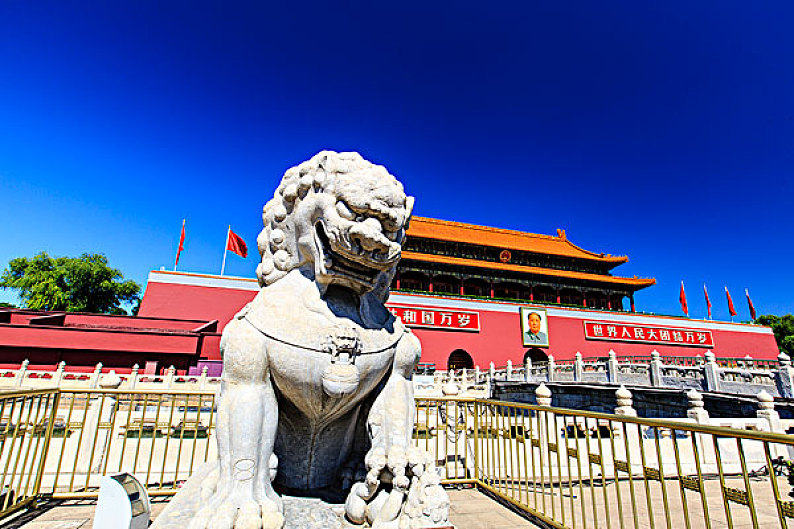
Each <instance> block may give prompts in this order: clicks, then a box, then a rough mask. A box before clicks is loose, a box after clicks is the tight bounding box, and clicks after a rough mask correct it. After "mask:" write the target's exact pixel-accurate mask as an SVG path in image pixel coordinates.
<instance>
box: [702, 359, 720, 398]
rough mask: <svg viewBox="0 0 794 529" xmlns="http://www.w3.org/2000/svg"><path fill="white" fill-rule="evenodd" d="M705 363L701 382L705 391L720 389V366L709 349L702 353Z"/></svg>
mask: <svg viewBox="0 0 794 529" xmlns="http://www.w3.org/2000/svg"><path fill="white" fill-rule="evenodd" d="M704 356H705V358H706V363H705V365H704V366H703V383H704V385H705V388H704V389H705V390H706V391H719V390H720V368H719V366H718V365H717V360H716V357H715V356H714V353H712V352H711V351H706V354H705V355H704Z"/></svg>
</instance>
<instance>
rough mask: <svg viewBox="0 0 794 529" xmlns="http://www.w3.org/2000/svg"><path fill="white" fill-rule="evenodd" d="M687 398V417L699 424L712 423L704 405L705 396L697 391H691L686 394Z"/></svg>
mask: <svg viewBox="0 0 794 529" xmlns="http://www.w3.org/2000/svg"><path fill="white" fill-rule="evenodd" d="M686 398H687V404H688V407H687V411H686V416H687V418H689V419H692V420H693V421H695V422H696V423H698V424H708V423H709V421H710V418H709V412H708V411H706V408H705V406H704V405H703V395H702V394H701V393H700V392H699V391H697V390H695V389H692V390H689V391H687V393H686Z"/></svg>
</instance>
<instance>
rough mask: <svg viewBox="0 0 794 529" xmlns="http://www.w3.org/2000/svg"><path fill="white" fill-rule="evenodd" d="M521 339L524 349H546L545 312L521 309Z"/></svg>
mask: <svg viewBox="0 0 794 529" xmlns="http://www.w3.org/2000/svg"><path fill="white" fill-rule="evenodd" d="M520 311H521V338H522V343H523V344H524V346H526V347H548V346H549V335H548V329H549V327H548V318H547V316H546V311H545V310H543V309H536V308H534V307H521V309H520Z"/></svg>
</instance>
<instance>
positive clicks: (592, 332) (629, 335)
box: [584, 321, 714, 347]
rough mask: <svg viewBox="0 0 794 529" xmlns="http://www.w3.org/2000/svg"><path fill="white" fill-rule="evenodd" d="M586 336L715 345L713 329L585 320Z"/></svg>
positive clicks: (593, 338) (688, 345) (626, 340)
mask: <svg viewBox="0 0 794 529" xmlns="http://www.w3.org/2000/svg"><path fill="white" fill-rule="evenodd" d="M584 336H585V338H586V339H588V340H607V341H615V342H641V343H658V344H663V345H683V346H687V347H714V337H713V336H712V335H711V331H705V330H703V329H685V328H679V327H659V326H650V325H625V324H622V323H612V322H603V321H586V322H584Z"/></svg>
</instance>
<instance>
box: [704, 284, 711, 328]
mask: <svg viewBox="0 0 794 529" xmlns="http://www.w3.org/2000/svg"><path fill="white" fill-rule="evenodd" d="M703 295H705V296H706V308H708V310H709V319H711V300H710V299H709V291H708V290H706V283H703Z"/></svg>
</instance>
